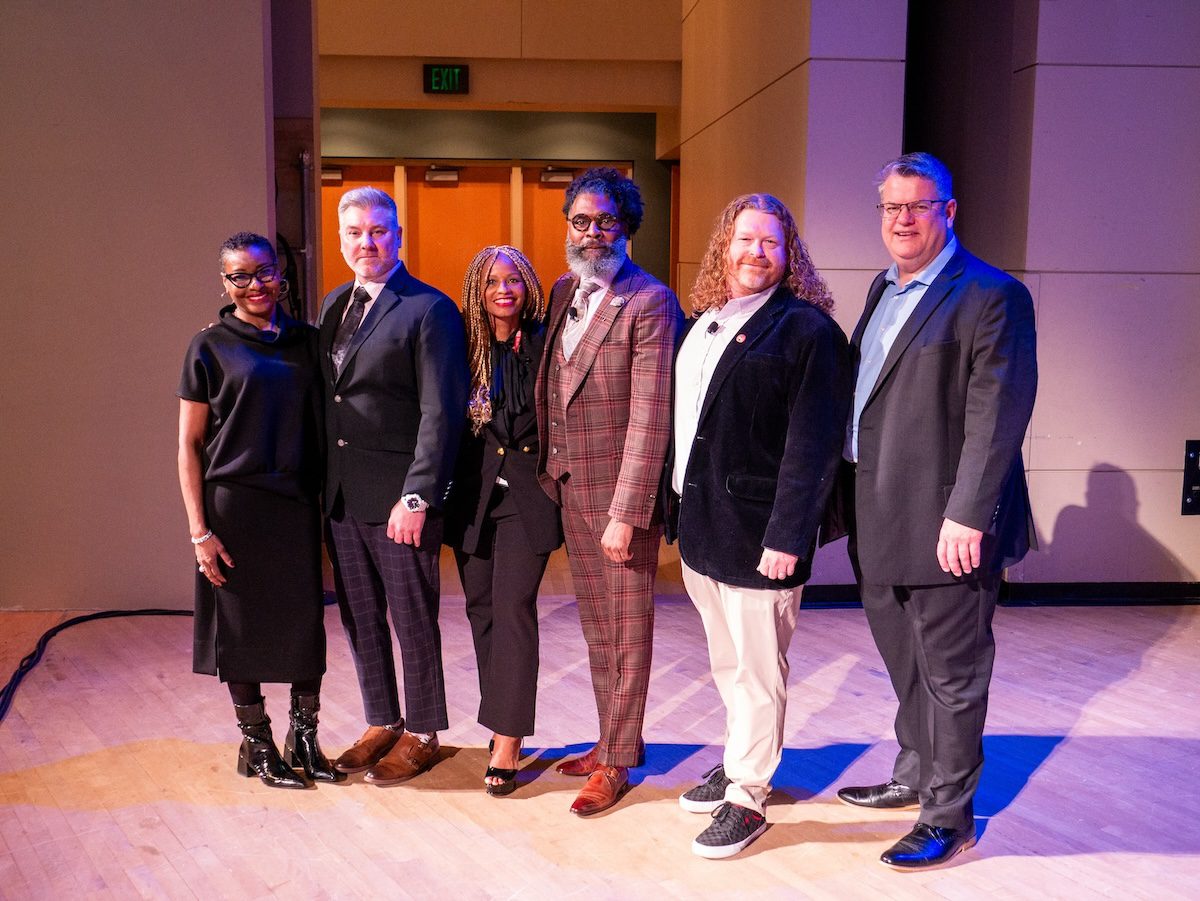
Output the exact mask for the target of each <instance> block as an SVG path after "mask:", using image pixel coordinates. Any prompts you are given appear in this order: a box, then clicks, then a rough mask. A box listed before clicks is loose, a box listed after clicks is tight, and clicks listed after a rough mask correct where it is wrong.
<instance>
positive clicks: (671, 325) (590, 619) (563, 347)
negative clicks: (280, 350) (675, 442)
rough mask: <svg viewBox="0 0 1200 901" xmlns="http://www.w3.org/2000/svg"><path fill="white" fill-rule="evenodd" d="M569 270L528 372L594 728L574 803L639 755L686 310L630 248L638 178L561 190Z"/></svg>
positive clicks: (617, 779) (596, 178)
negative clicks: (662, 497) (679, 339)
mask: <svg viewBox="0 0 1200 901" xmlns="http://www.w3.org/2000/svg"><path fill="white" fill-rule="evenodd" d="M563 212H564V213H565V214H566V217H567V240H566V252H567V263H568V265H569V267H570V270H571V271H570V272H568V273H566V274H565V275H563V276H562V277H561V278H559V279H558V281H557V282H555V284H554V287H553V288H552V289H551V292H550V324H549V330H548V333H547V341H546V353H544V354H543V355H542V360H541V365H540V367H539V369H538V377H537V388H536V396H537V410H538V433H539V434H538V437H539V446H540V449H539V456H538V477H539V479H540V480H541V483H542V486H543V487H544V488H545V489H546V492H547V493H548V494H549V495H550V496H551V497H552V498H553V499H554V500H555V501H557V502H558V503H559V505H560V506H561V507H562V518H563V531H564V533H565V535H566V539H567V554H568V556H569V558H570V562H571V577H572V580H573V582H574V584H575V595H576V597H577V598H578V601H579V619H580V622H581V624H582V626H583V635H584V638H585V639H586V640H587V645H588V656H589V659H590V662H591V670H592V688H593V690H594V692H595V695H596V708H597V712H598V714H599V720H600V736H599V740H598V741H597V742H596V744H595V746H594V747H593V748H592V749H591V750H590V751H588V752H587V753H586V754H584V755H583V756H582V757H578V758H575V759H573V760H569V761H566V762H564V763H561V764H559V766H558V768H557V769H558V771H559V772H560V773H565V774H567V775H572V776H586V777H587V778H588V781H587V783H586V784H585V785H584V787H583V790H582V791H581V792H580V793H579V796H578V797H577V798H576V799H575V801H574V803H573V804H572V805H571V812H572V813H574V814H578V815H579V816H588V815H590V814H593V813H599V812H600V811H602V810H606V809H607V808H609V807H611V806H612V805H613V804H615V803H616V802H617V800H618V799H620V797H621V795H623V794H624V793H625V791H626V790H627V789H628V787H629V767H631V766H637V765H638V764H639V763H640V762H641V758H642V756H643V754H644V745H643V743H642V720H643V717H644V715H645V710H646V691H647V688H648V686H649V681H650V656H651V648H652V645H653V640H654V597H653V595H654V576H655V573H656V571H657V568H658V546H659V539H660V537H661V533H662V524H661V516H660V507H659V502H658V498H657V493H658V487H659V480H660V478H661V476H662V471H663V464H664V461H665V459H666V453H667V442H668V440H669V438H670V432H671V360H672V356H673V354H674V349H675V340H676V336H677V334H678V332H679V328H680V324H681V322H682V319H683V311H682V310H681V309H680V307H679V300H678V299H677V298H676V297H675V294H674V293H673V292H672V291H671V289H670V288H668V287H667V286H666V285H664V284H663V283H662V282H660V281H658V280H657V279H656V278H654V277H653V276H652V275H650V274H649V273H647V272H645V271H643V270H642V269H640V268H639V267H637V266H635V265H634V264H633V262H632V261H631V260H630V259H629V257H628V255H627V246H628V241H629V238H630V237H632V236H633V234H634V233H635V232H636V231H637V229H638V226H639V225H641V222H642V198H641V193H640V192H639V191H638V187H637V185H636V184H634V183H633V181H631V180H630V179H628V178H625V177H624V176H623V175H621V174H620V173H619V172H617V171H616V170H615V169H610V168H596V169H589V170H587V171H586V172H584V173H583V174H582V175H580V176H579V177H578V178H576V179H575V180H574V181H573V182H572V183H571V185H570V187H568V188H567V194H566V200H565V202H564V203H563Z"/></svg>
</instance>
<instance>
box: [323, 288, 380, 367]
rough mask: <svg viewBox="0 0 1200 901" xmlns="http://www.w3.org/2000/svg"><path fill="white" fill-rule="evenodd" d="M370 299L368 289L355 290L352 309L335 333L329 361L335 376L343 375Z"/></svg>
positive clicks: (351, 299)
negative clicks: (343, 362) (344, 363)
mask: <svg viewBox="0 0 1200 901" xmlns="http://www.w3.org/2000/svg"><path fill="white" fill-rule="evenodd" d="M370 299H371V295H370V294H368V293H367V289H366V288H363V287H358V288H355V289H354V296H353V297H351V298H350V309H349V310H347V311H346V318H345V319H343V320H342V324H341V325H339V326H338V327H337V331H336V332H334V334H333V346H332V347H330V348H329V359H330V360H332V361H333V373H334V375H341V374H342V361H343V360H345V359H346V351H347V350H349V348H350V341H351V340H352V339H353V338H354V333H355V332H356V331H358V326H359V323H361V322H362V318H363V310H364V309H366V306H367V301H369V300H370Z"/></svg>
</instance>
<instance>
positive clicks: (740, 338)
mask: <svg viewBox="0 0 1200 901" xmlns="http://www.w3.org/2000/svg"><path fill="white" fill-rule="evenodd" d="M733 340H734V341H736V342H737V343H738V344H745V343H746V336H745V335H744V334H742V335H738V336H737V337H736V338H734V339H733Z"/></svg>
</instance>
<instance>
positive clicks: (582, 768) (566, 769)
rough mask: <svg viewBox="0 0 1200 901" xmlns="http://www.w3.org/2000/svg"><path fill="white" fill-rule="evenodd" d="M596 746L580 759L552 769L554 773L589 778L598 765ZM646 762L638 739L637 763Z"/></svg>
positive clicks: (643, 743)
mask: <svg viewBox="0 0 1200 901" xmlns="http://www.w3.org/2000/svg"><path fill="white" fill-rule="evenodd" d="M599 747H600V746H599V745H598V744H596V745H592V747H591V749H590V750H589V751H588V752H587V753H586V754H584V755H583V756H582V757H572V758H571V759H570V760H564V761H563V762H562V763H560V764H559V765H558V766H556V767H555V768H554V771H555V772H556V773H562V774H563V775H564V776H590V775H592V771H593V770H595V769H596V766H597V765H598V764H599V763H600V752H599V751H598V750H597V748H599ZM645 762H646V743H645V742H644V741H642V740H641V739H638V762H637V765H638V766H641V765H642V764H644V763H645Z"/></svg>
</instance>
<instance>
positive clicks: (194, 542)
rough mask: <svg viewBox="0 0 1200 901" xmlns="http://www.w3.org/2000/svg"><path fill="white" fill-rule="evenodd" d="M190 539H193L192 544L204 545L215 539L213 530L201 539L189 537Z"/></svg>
mask: <svg viewBox="0 0 1200 901" xmlns="http://www.w3.org/2000/svg"><path fill="white" fill-rule="evenodd" d="M188 537H189V538H190V539H191V542H192V544H204V542H206V541H208V539H210V538H212V537H213V530H212V529H209V530H208V531H207V532H205V533H204V534H203V535H201V536H200V537H199V538H191V536H188Z"/></svg>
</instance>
